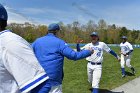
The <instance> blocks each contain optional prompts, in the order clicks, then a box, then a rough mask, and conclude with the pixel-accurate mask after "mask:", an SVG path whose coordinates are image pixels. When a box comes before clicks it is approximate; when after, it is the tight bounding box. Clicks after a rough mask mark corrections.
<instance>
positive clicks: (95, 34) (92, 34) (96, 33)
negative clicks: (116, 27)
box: [90, 32, 98, 36]
mask: <svg viewBox="0 0 140 93" xmlns="http://www.w3.org/2000/svg"><path fill="white" fill-rule="evenodd" d="M90 36H98V32H92V33H91V34H90Z"/></svg>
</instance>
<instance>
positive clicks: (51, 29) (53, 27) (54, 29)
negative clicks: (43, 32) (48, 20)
mask: <svg viewBox="0 0 140 93" xmlns="http://www.w3.org/2000/svg"><path fill="white" fill-rule="evenodd" d="M56 30H60V26H59V25H58V24H56V23H53V24H50V25H49V26H48V31H56Z"/></svg>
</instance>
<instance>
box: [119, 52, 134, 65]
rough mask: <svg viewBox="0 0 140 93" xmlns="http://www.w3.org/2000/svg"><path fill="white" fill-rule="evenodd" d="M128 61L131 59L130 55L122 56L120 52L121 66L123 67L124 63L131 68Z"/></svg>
mask: <svg viewBox="0 0 140 93" xmlns="http://www.w3.org/2000/svg"><path fill="white" fill-rule="evenodd" d="M130 61H131V55H127V56H124V55H123V54H121V68H124V66H125V64H126V66H127V67H129V68H131V67H132V66H131V64H130Z"/></svg>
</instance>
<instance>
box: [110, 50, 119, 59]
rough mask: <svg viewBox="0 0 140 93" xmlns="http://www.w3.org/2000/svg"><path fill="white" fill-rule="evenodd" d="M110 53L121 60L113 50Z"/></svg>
mask: <svg viewBox="0 0 140 93" xmlns="http://www.w3.org/2000/svg"><path fill="white" fill-rule="evenodd" d="M109 53H110V54H111V55H113V56H114V57H116V58H117V59H120V57H119V56H118V55H117V54H116V53H115V52H114V51H113V50H111V51H110V52H109Z"/></svg>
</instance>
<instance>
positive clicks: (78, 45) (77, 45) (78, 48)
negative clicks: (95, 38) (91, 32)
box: [76, 44, 81, 52]
mask: <svg viewBox="0 0 140 93" xmlns="http://www.w3.org/2000/svg"><path fill="white" fill-rule="evenodd" d="M76 49H77V51H78V52H79V51H81V49H80V44H76Z"/></svg>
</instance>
